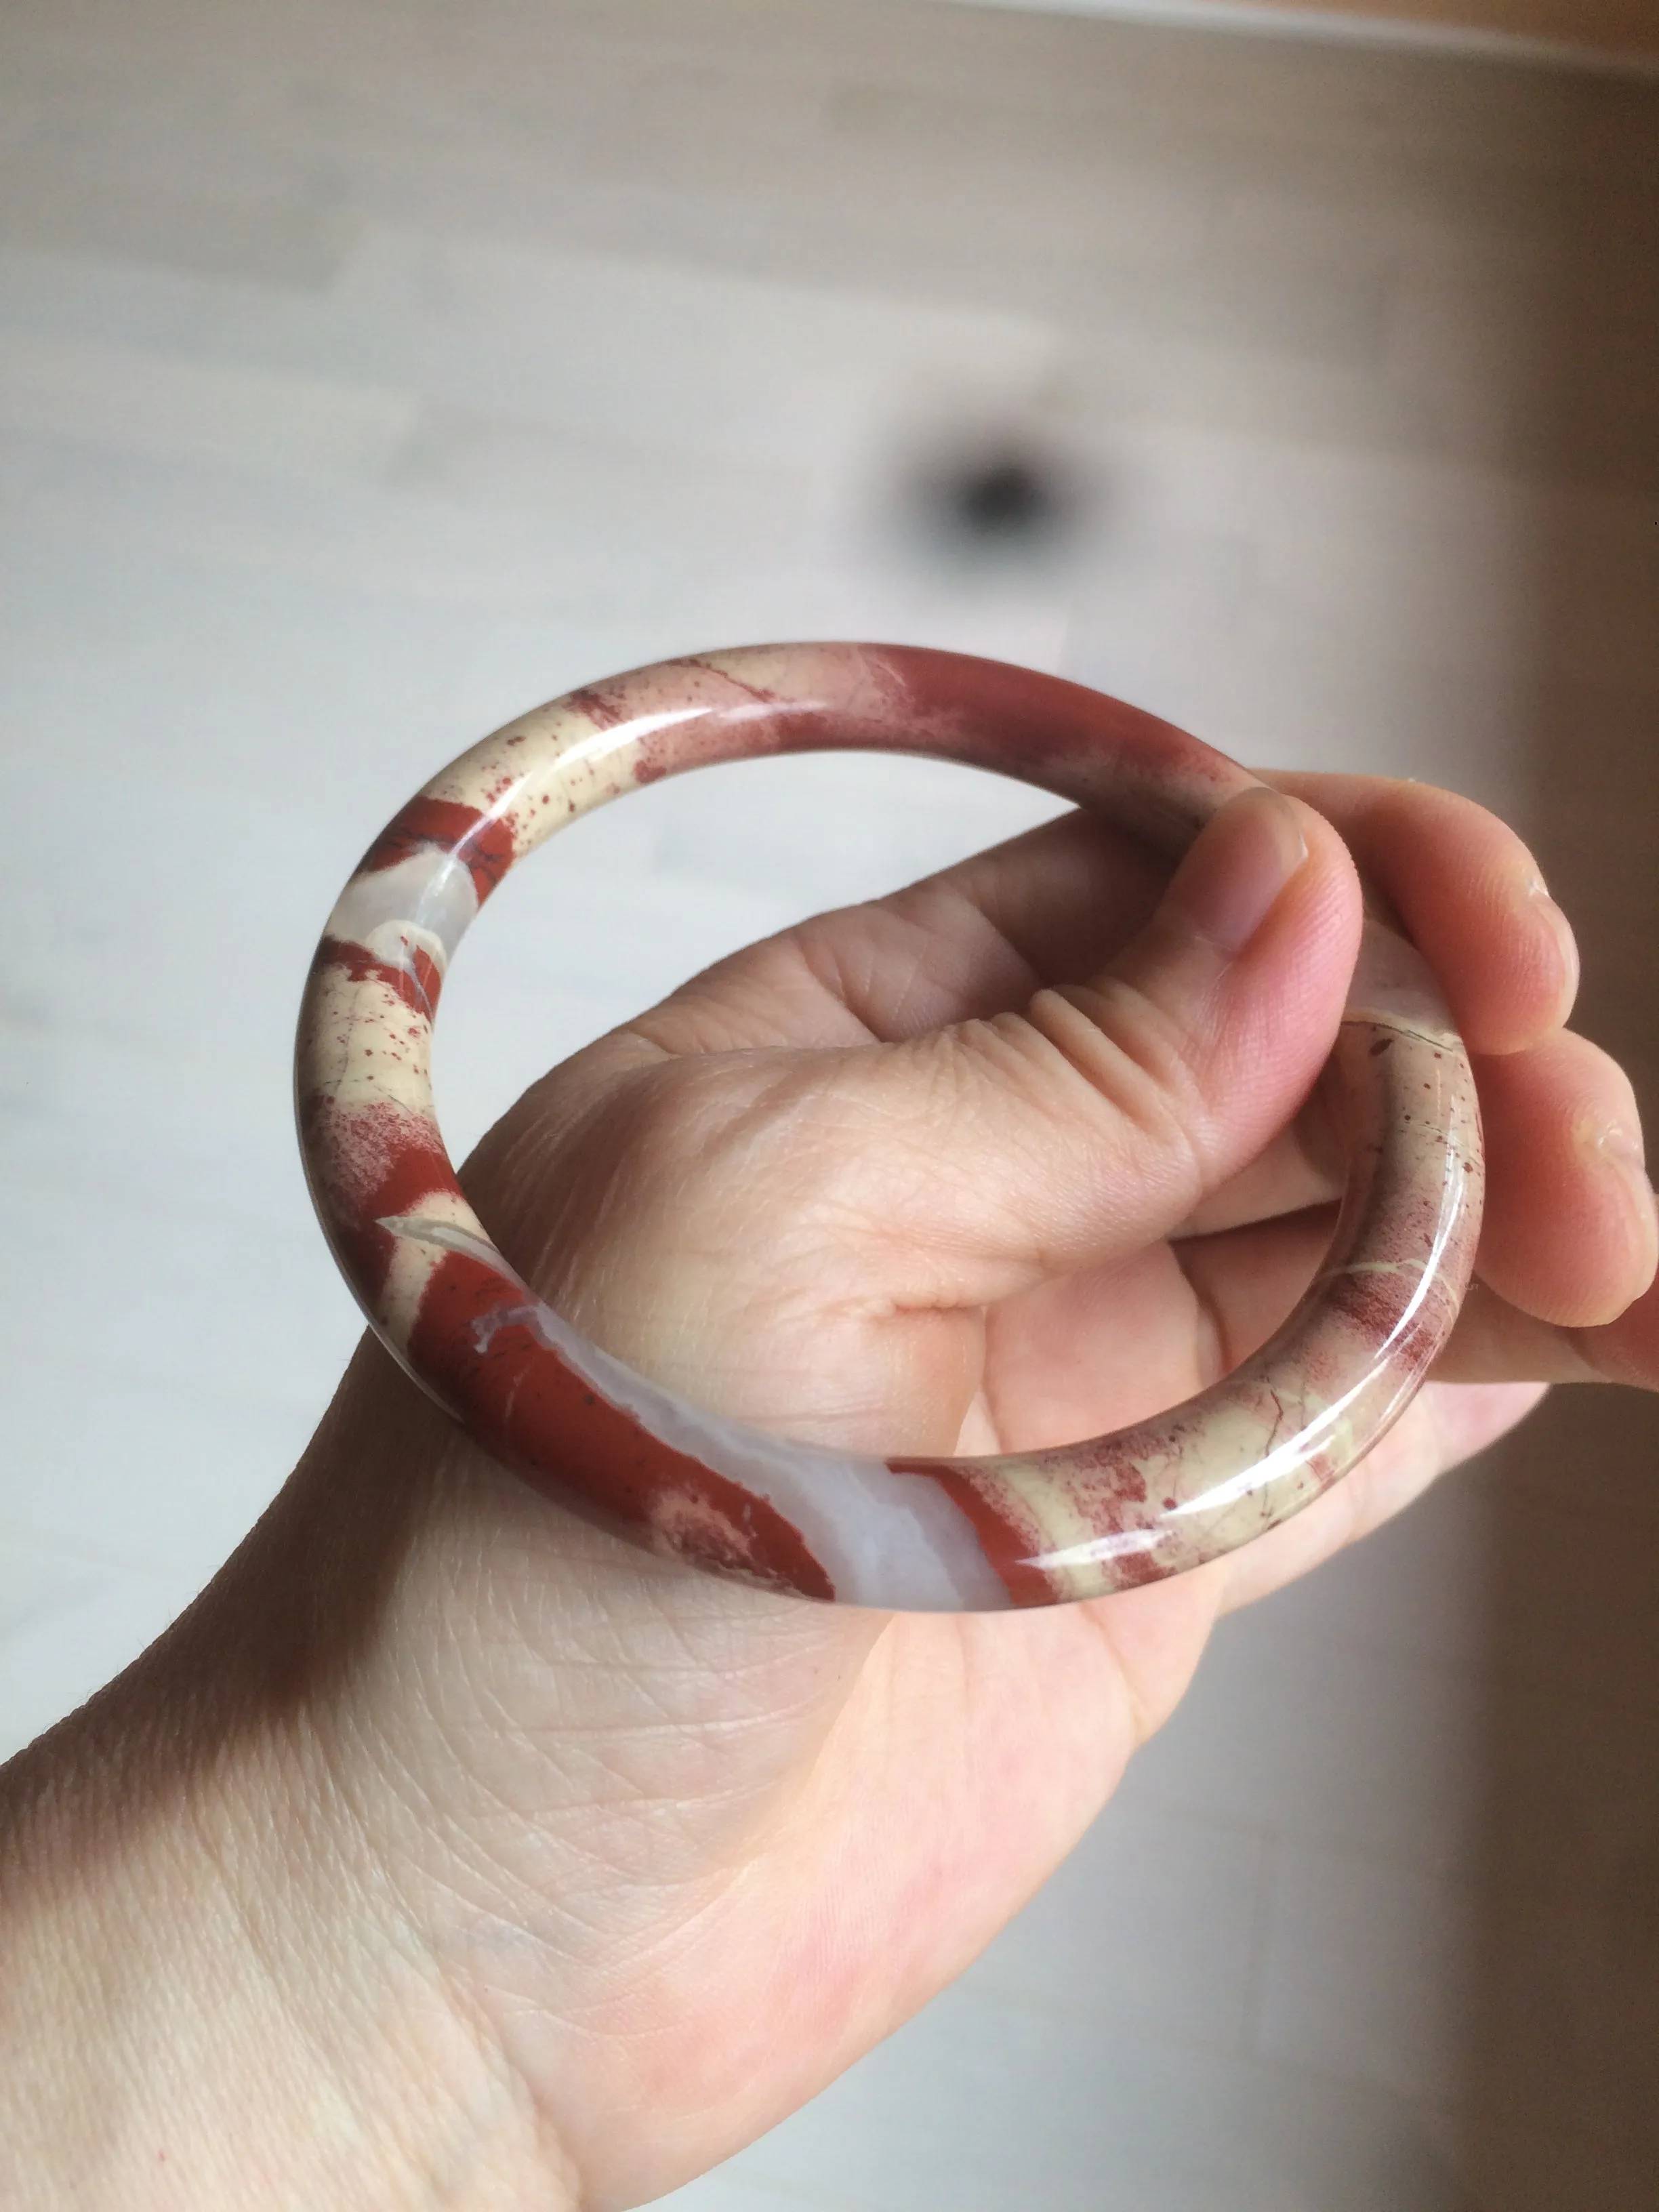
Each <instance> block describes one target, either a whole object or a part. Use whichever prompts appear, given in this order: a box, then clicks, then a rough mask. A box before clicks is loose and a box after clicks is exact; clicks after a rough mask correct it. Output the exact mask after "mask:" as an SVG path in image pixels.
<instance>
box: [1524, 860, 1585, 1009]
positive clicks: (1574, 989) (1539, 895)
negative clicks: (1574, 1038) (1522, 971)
mask: <svg viewBox="0 0 1659 2212" xmlns="http://www.w3.org/2000/svg"><path fill="white" fill-rule="evenodd" d="M1527 897H1528V902H1529V903H1530V904H1531V905H1532V906H1533V907H1534V909H1535V910H1536V912H1537V914H1538V916H1539V919H1540V920H1541V921H1542V922H1543V923H1544V924H1545V925H1546V927H1547V928H1548V930H1549V932H1550V934H1551V935H1552V936H1553V938H1554V939H1555V950H1556V953H1557V956H1558V957H1559V960H1560V963H1561V1018H1562V1019H1563V1020H1564V1021H1565V1018H1566V1017H1567V1014H1568V1013H1569V1012H1571V1006H1572V1002H1573V1000H1575V999H1576V998H1577V995H1578V939H1577V938H1576V937H1575V936H1574V935H1573V933H1572V924H1571V922H1570V921H1568V920H1567V917H1566V916H1565V914H1563V913H1562V911H1561V909H1560V908H1559V906H1557V904H1556V903H1555V901H1554V900H1553V898H1552V897H1551V896H1550V894H1549V887H1548V885H1547V884H1546V883H1545V881H1544V879H1543V878H1542V877H1541V876H1534V878H1533V879H1532V881H1531V882H1530V883H1529V884H1528V885H1527Z"/></svg>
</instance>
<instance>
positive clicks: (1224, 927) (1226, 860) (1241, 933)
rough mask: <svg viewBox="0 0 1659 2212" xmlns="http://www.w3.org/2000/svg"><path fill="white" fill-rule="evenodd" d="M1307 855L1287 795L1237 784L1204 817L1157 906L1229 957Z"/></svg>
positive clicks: (1250, 934) (1241, 946) (1256, 926)
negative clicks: (1239, 787)
mask: <svg viewBox="0 0 1659 2212" xmlns="http://www.w3.org/2000/svg"><path fill="white" fill-rule="evenodd" d="M1307 857H1308V845H1307V840H1306V839H1305V838H1304V836H1303V835H1302V824H1301V823H1300V822H1299V821H1298V820H1297V812H1296V809H1295V807H1293V806H1292V805H1291V802H1290V800H1289V799H1285V798H1282V797H1281V796H1280V794H1279V793H1278V792H1276V791H1269V790H1268V789H1267V787H1266V786H1265V785H1258V786H1257V787H1255V789H1254V790H1250V791H1243V792H1241V793H1239V795H1238V797H1237V799H1229V800H1228V802H1227V804H1226V805H1225V806H1224V807H1223V808H1222V809H1221V810H1220V811H1219V812H1218V814H1216V815H1215V816H1214V817H1213V818H1212V820H1211V821H1210V822H1208V823H1206V825H1205V827H1204V829H1203V830H1202V832H1201V833H1200V836H1199V838H1198V841H1197V842H1196V843H1195V844H1194V846H1193V848H1192V850H1191V851H1190V852H1189V853H1188V855H1187V857H1186V859H1185V860H1182V863H1181V866H1179V867H1178V868H1177V869H1176V872H1175V874H1174V876H1173V878H1171V879H1170V888H1169V890H1167V891H1165V893H1164V904H1163V908H1162V911H1163V913H1164V915H1166V916H1169V917H1170V918H1171V919H1173V920H1175V921H1178V922H1179V923H1181V924H1182V925H1183V926H1184V927H1187V928H1188V929H1190V930H1192V931H1194V932H1195V933H1197V934H1198V935H1199V936H1200V937H1202V938H1204V939H1207V941H1208V942H1209V943H1210V944H1211V945H1213V946H1214V947H1215V949H1216V951H1218V952H1221V953H1225V954H1226V955H1227V956H1228V957H1231V956H1232V955H1233V954H1235V953H1237V952H1242V951H1243V949H1244V947H1245V946H1246V945H1248V944H1249V941H1250V939H1252V938H1253V937H1254V936H1255V933H1256V932H1257V930H1258V929H1260V928H1261V925H1262V923H1263V922H1264V921H1266V920H1267V915H1268V914H1269V913H1270V912H1271V911H1272V909H1273V905H1274V903H1275V902H1276V901H1277V900H1278V897H1279V893H1280V892H1281V891H1282V890H1284V888H1285V884H1288V883H1289V882H1290V880H1291V877H1292V876H1293V875H1294V874H1295V873H1296V872H1297V869H1298V868H1299V867H1300V866H1302V863H1303V862H1304V860H1306V859H1307Z"/></svg>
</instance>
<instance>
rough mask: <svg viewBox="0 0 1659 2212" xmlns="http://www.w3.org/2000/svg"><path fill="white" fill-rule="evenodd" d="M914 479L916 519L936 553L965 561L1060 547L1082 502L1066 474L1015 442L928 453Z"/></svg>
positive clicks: (1036, 554)
mask: <svg viewBox="0 0 1659 2212" xmlns="http://www.w3.org/2000/svg"><path fill="white" fill-rule="evenodd" d="M915 481H916V490H917V494H918V495H919V496H918V499H917V504H918V506H919V507H920V510H921V512H920V515H919V520H921V523H922V525H923V527H924V529H925V530H926V532H927V536H928V537H929V538H931V539H932V540H933V542H934V544H935V545H936V546H939V548H940V550H945V551H946V552H949V553H951V554H952V555H954V556H957V557H958V558H960V557H963V556H966V557H968V558H970V559H983V558H991V559H1003V558H1011V559H1021V558H1027V559H1039V558H1043V557H1046V556H1049V555H1052V554H1054V553H1056V552H1059V551H1060V550H1063V549H1064V548H1065V547H1066V544H1068V543H1069V542H1070V540H1071V538H1073V534H1074V532H1075V531H1076V528H1077V526H1078V522H1079V519H1080V515H1081V511H1082V508H1083V506H1084V499H1083V493H1082V487H1081V484H1080V483H1079V481H1078V478H1077V477H1076V475H1075V473H1074V472H1073V471H1071V470H1069V469H1068V468H1067V467H1066V465H1064V464H1063V463H1061V462H1060V461H1059V460H1058V459H1055V458H1054V456H1052V455H1049V454H1046V453H1042V452H1040V451H1038V450H1036V448H1031V449H1027V448H1024V447H1019V446H1015V445H999V446H994V447H983V446H981V447H975V449H973V450H972V451H970V452H961V451H958V452H957V453H953V454H949V455H946V456H944V457H939V458H936V459H934V461H933V464H932V465H931V466H929V467H927V468H926V469H925V470H923V471H921V474H920V476H919V477H918V478H917V479H916V480H915Z"/></svg>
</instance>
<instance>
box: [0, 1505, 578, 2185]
mask: <svg viewBox="0 0 1659 2212" xmlns="http://www.w3.org/2000/svg"><path fill="white" fill-rule="evenodd" d="M283 1514H284V1509H283V1507H281V1506H279V1507H278V1508H277V1509H276V1513H274V1514H273V1516H271V1524H275V1525H270V1524H268V1527H267V1528H262V1529H261V1531H260V1532H258V1534H256V1535H255V1537H254V1538H252V1539H251V1540H250V1543H249V1545H248V1546H247V1547H245V1548H244V1551H243V1553H239V1554H238V1557H237V1558H236V1559H234V1560H233V1561H232V1562H231V1564H230V1565H229V1566H228V1567H227V1569H226V1570H225V1571H224V1572H223V1574H222V1576H221V1577H219V1578H218V1579H217V1581H216V1583H215V1584H213V1585H212V1586H210V1589H208V1591H206V1592H205V1593H204V1595H203V1597H202V1599H201V1600H199V1601H197V1605H196V1606H195V1607H192V1608H191V1611H190V1612H189V1613H187V1614H186V1615H185V1617H184V1619H183V1620H181V1621H179V1623H178V1624H177V1625H176V1626H175V1627H174V1629H173V1631H172V1632H171V1633H170V1634H169V1635H168V1636H167V1638H163V1639H162V1641H161V1644H158V1645H157V1646H155V1648H154V1649H153V1650H151V1651H150V1652H149V1653H147V1654H146V1655H145V1656H144V1657H143V1659H142V1660H140V1661H139V1662H137V1664H136V1665H135V1666H134V1667H133V1668H131V1669H129V1671H128V1672H127V1674H125V1675H123V1676H122V1677H121V1678H120V1679H119V1680H118V1681H117V1682H115V1683H113V1684H112V1685H111V1686H109V1688H108V1689H106V1691H105V1692H102V1693H101V1695H100V1697H99V1698H97V1699H94V1701H93V1702H92V1704H91V1705H88V1706H87V1707H86V1708H84V1709H83V1710H82V1711H81V1712H80V1713H78V1714H76V1716H74V1717H72V1718H71V1719H70V1720H69V1721H67V1722H65V1723H63V1724H62V1726H61V1727H59V1728H58V1729H55V1730H53V1731H52V1734H51V1735H48V1736H46V1737H45V1738H43V1739H42V1740H41V1741H40V1742H39V1743H37V1744H35V1745H34V1746H33V1747H31V1748H30V1749H29V1750H28V1751H27V1752H25V1753H23V1754H21V1757H20V1758H19V1759H16V1760H15V1761H13V1762H12V1764H11V1765H9V1767H7V1768H6V1769H5V1770H4V1771H3V1773H0V1959H3V1960H4V1971H3V1974H0V2144H3V2146H4V2148H3V2151H0V2201H3V2202H5V2203H14V2202H15V2203H20V2204H21V2203H27V2205H29V2206H30V2207H31V2208H32V2212H35V2208H38V2212H57V2208H58V2207H59V2206H64V2207H68V2206H70V2205H73V2206H74V2207H76V2212H104V2208H105V2207H108V2208H110V2212H149V2208H151V2207H155V2208H157V2212H160V2208H161V2207H163V2206H165V2207H166V2208H167V2212H194V2208H196V2207H197V2206H198V2205H199V2206H201V2207H203V2208H204V2212H206V2208H209V2207H211V2208H213V2212H219V2208H222V2206H224V2205H227V2204H243V2203H246V2204H258V2205H261V2206H264V2205H270V2206H271V2207H273V2208H276V2207H282V2208H288V2207H290V2206H291V2207H293V2208H295V2212H300V2208H303V2212H337V2209H338V2212H356V2208H358V2207H360V2206H361V2207H362V2208H364V2212H368V2208H371V2207H373V2208H374V2212H382V2208H385V2207H387V2206H392V2205H396V2206H409V2207H411V2208H412V2207H418V2206H423V2205H427V2204H434V2205H436V2204H439V2203H442V2204H444V2205H446V2206H454V2207H458V2208H465V2212H472V2208H474V2207H477V2208H480V2212H482V2208H485V2207H489V2208H492V2212H493V2208H496V2207H501V2208H507V2207H512V2206H517V2205H520V2204H523V2203H532V2202H533V2203H536V2204H537V2205H538V2207H541V2206H547V2207H550V2208H554V2212H557V2209H558V2208H563V2207H566V2206H569V2205H574V2203H575V2202H576V2201H577V2192H576V2190H575V2187H574V2182H573V2181H572V2179H571V2178H570V2175H569V2172H568V2166H567V2164H566V2162H565V2160H563V2159H562V2156H561V2154H560V2153H559V2151H558V2148H557V2146H556V2144H554V2143H552V2142H550V2141H549V2140H548V2137H547V2135H546V2133H545V2131H544V2129H543V2128H542V2127H541V2126H540V2125H539V2124H538V2118H537V2116H536V2114H535V2113H534V2112H533V2111H532V2109H531V2108H530V2106H529V2102H528V2100H526V2097H525V2096H524V2094H523V2093H522V2090H521V2088H520V2086H519V2084H518V2082H517V2081H516V2078H515V2076H514V2075H513V2072H512V2069H510V2067H509V2066H508V2065H507V2063H506V2062H505V2060H504V2059H503V2058H502V2057H501V2054H500V2051H499V2049H498V2048H497V2046H496V2045H495V2043H494V2041H493V2039H492V2038H491V2037H490V2035H489V2033H488V2031H487V2030H485V2029H483V2028H481V2027H478V2026H477V2024H476V2023H474V2022H473V2021H471V2020H469V2019H468V2018H467V2017H466V2015H465V2012H464V2010H463V2008H462V2007H461V2006H460V2004H459V2002H457V2000H456V1997H455V1996H454V1994H453V1992H452V1991H451V1990H450V1989H449V1988H448V1987H447V1985H446V1982H445V1978H444V1975H443V1972H442V1969H441V1966H440V1965H439V1964H438V1962H437V1961H436V1960H435V1959H434V1958H433V1957H432V1956H431V1955H430V1954H429V1953H428V1951H427V1950H426V1949H425V1948H424V1946H423V1945H422V1942H421V1940H420V1938H419V1936H417V1935H416V1932H415V1929H414V1926H413V1923H411V1921H410V1918H409V1917H408V1916H407V1915H406V1913H405V1912H404V1908H403V1905H402V1900H401V1899H400V1897H399V1895H398V1891H397V1888H396V1886H395V1885H394V1883H393V1882H392V1881H391V1880H390V1879H389V1878H388V1876H387V1874H386V1869H385V1866H384V1863H383V1862H382V1860H381V1858H380V1855H379V1853H378V1851H377V1849H376V1846H375V1843H374V1829H373V1824H372V1821H371V1820H367V1819H366V1818H365V1813H364V1808H362V1806H361V1805H360V1804H359V1803H358V1802H356V1797H355V1793H354V1785H353V1782H352V1779H351V1777H352V1772H353V1765H352V1760H351V1758H350V1756H349V1753H350V1751H351V1749H352V1746H351V1744H350V1742H349V1729H348V1727H347V1724H346V1723H345V1722H344V1721H343V1719H342V1718H341V1717H340V1713H339V1711H338V1710H337V1702H338V1701H337V1700H334V1699H331V1697H330V1696H329V1694H328V1686H327V1683H326V1680H325V1676H324V1672H323V1671H321V1668H322V1662H325V1658H326V1653H325V1651H319V1650H318V1649H317V1648H315V1647H314V1645H313V1648H310V1649H307V1648H303V1647H304V1646H305V1645H306V1644H307V1643H309V1642H310V1641H311V1639H308V1638H304V1637H303V1636H301V1638H300V1639H299V1640H298V1641H297V1642H296V1641H295V1634H294V1632H295V1628H296V1626H298V1624H299V1618H300V1616H301V1615H302V1614H303V1613H307V1612H308V1611H310V1610H311V1608H310V1607H307V1606H306V1605H305V1604H304V1602H303V1595H302V1593H299V1592H296V1591H295V1590H294V1589H292V1588H291V1587H290V1588H289V1589H288V1590H287V1592H286V1593H285V1594H284V1595H282V1596H280V1597H278V1598H277V1600H276V1603H275V1604H274V1605H273V1603H272V1571H273V1570H276V1572H277V1581H278V1582H279V1583H280V1581H281V1579H282V1577H281V1573H280V1568H281V1564H282V1563H281V1562H280V1561H278V1560H277V1559H273V1557H272V1556H271V1554H272V1552H273V1540H274V1548H275V1550H276V1552H278V1553H280V1551H281V1550H282V1548H283V1544H284V1543H285V1542H287V1541H292V1539H291V1537H290V1536H288V1535H285V1534H283V1532H282V1531H281V1528H280V1523H281V1522H282V1520H283ZM288 1517H289V1519H291V1518H292V1516H291V1515H289V1516H288ZM311 1533H312V1536H313V1538H314V1537H315V1536H317V1535H318V1534H320V1532H318V1531H315V1530H313V1531H312V1532H311ZM288 1564H289V1565H292V1563H291V1562H289V1563H288Z"/></svg>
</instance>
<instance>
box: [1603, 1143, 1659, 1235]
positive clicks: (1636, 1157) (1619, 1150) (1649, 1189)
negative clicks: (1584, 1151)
mask: <svg viewBox="0 0 1659 2212" xmlns="http://www.w3.org/2000/svg"><path fill="white" fill-rule="evenodd" d="M1589 1150H1590V1151H1591V1152H1593V1153H1594V1154H1595V1157H1596V1158H1599V1159H1601V1160H1605V1161H1606V1163H1607V1165H1608V1166H1609V1167H1611V1168H1613V1169H1614V1170H1617V1172H1618V1173H1619V1174H1620V1176H1622V1177H1623V1178H1624V1181H1625V1182H1626V1185H1627V1186H1628V1188H1629V1189H1630V1192H1631V1195H1632V1197H1633V1198H1634V1199H1635V1200H1636V1202H1637V1206H1638V1210H1639V1211H1640V1212H1643V1213H1644V1214H1645V1215H1646V1216H1647V1217H1648V1218H1649V1219H1650V1220H1652V1219H1655V1218H1659V1200H1655V1197H1654V1194H1653V1185H1652V1183H1651V1182H1650V1180H1649V1177H1648V1170H1647V1155H1646V1153H1645V1152H1644V1150H1643V1146H1642V1138H1641V1133H1640V1132H1639V1131H1638V1130H1633V1129H1630V1128H1627V1127H1626V1126H1625V1124H1624V1123H1623V1122H1622V1121H1609V1122H1607V1123H1604V1124H1603V1126H1602V1127H1601V1128H1599V1129H1595V1130H1592V1131H1591V1132H1590V1133H1589Z"/></svg>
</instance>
